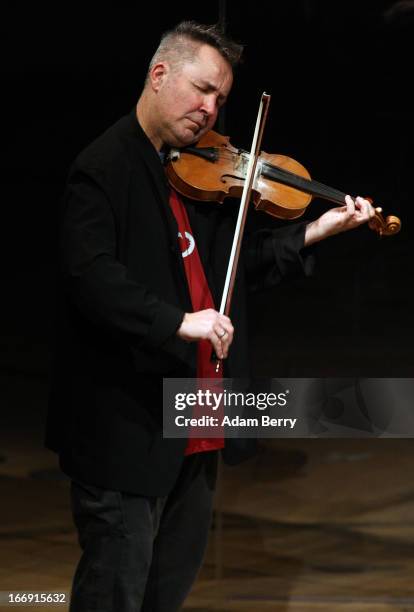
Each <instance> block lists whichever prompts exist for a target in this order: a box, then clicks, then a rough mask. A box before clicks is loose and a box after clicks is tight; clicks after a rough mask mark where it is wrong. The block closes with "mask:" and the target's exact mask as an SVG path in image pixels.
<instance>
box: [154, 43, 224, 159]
mask: <svg viewBox="0 0 414 612" xmlns="http://www.w3.org/2000/svg"><path fill="white" fill-rule="evenodd" d="M195 53H196V56H195V59H194V61H193V62H187V63H185V64H183V65H182V66H180V67H178V68H177V69H176V70H171V68H170V67H169V66H168V64H160V72H159V74H158V76H159V80H158V81H157V82H156V83H155V84H156V87H157V89H156V94H157V98H156V103H157V111H158V113H157V114H158V118H159V119H158V126H157V130H158V135H159V137H160V138H161V140H162V142H163V143H164V144H168V145H170V146H174V147H184V146H187V145H190V144H191V143H193V142H195V141H197V140H199V138H200V137H201V136H202V135H203V134H205V132H207V131H208V130H210V129H211V128H212V127H213V125H214V123H215V121H216V119H217V114H218V111H219V108H220V106H222V105H223V104H224V102H225V101H226V98H227V96H228V94H229V92H230V89H231V86H232V82H233V73H232V69H231V66H230V64H229V63H228V62H227V61H226V60H225V59H224V58H223V57H222V56H221V55H220V53H219V52H218V51H217V50H216V49H214V48H213V47H210V46H209V45H202V46H200V47H199V48H198V49H197V50H196V51H195Z"/></svg>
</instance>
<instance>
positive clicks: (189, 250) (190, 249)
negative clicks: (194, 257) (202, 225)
mask: <svg viewBox="0 0 414 612" xmlns="http://www.w3.org/2000/svg"><path fill="white" fill-rule="evenodd" d="M184 233H185V237H186V238H187V240H188V247H187V248H186V250H185V251H182V252H181V255H182V256H183V257H188V255H191V253H192V252H193V251H194V247H195V240H194V238H193V237H192V235H191V234H190V233H189V232H184ZM178 237H179V238H181V240H182V239H183V235H182V233H181V232H178Z"/></svg>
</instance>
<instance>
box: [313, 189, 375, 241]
mask: <svg viewBox="0 0 414 612" xmlns="http://www.w3.org/2000/svg"><path fill="white" fill-rule="evenodd" d="M345 202H346V206H338V208H331V209H330V210H328V211H327V212H326V213H325V214H323V215H322V216H321V217H319V219H316V221H312V222H311V223H309V225H307V226H306V231H305V246H309V245H311V244H313V243H314V242H318V241H319V240H323V239H324V238H327V237H328V236H333V235H334V234H339V233H340V232H345V231H347V230H350V229H354V228H355V227H358V225H362V224H363V223H366V222H367V221H369V220H370V219H372V218H373V217H374V216H375V208H374V207H373V206H372V205H371V203H370V202H369V201H368V200H365V199H364V198H361V197H360V196H358V197H357V198H356V200H355V202H354V201H353V199H352V198H351V196H349V195H347V196H346V197H345Z"/></svg>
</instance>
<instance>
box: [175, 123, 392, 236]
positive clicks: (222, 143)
mask: <svg viewBox="0 0 414 612" xmlns="http://www.w3.org/2000/svg"><path fill="white" fill-rule="evenodd" d="M249 159H250V154H249V152H247V151H244V150H243V149H237V148H235V147H234V146H232V145H231V144H230V138H229V137H228V136H222V135H220V134H218V133H217V132H214V131H213V130H210V131H209V132H207V133H206V134H204V136H202V138H200V140H199V141H198V142H197V143H196V144H195V145H194V146H189V147H185V148H183V149H172V150H171V151H170V154H169V157H168V163H167V166H166V173H167V176H168V179H169V181H170V183H171V185H172V186H173V187H174V188H175V189H176V190H177V191H178V192H179V193H181V194H182V195H184V196H187V197H189V198H191V199H194V200H201V201H217V202H220V203H222V202H223V200H224V199H225V198H226V197H231V198H240V197H241V195H242V192H243V188H244V184H245V178H246V172H247V167H248V164H249ZM250 197H251V201H252V202H253V204H254V207H255V209H256V210H262V211H264V212H266V213H268V214H269V215H272V216H273V217H277V218H278V219H287V220H289V219H297V218H298V217H300V216H301V215H303V213H304V212H305V210H306V208H307V207H308V206H309V204H310V203H311V201H312V199H313V198H314V197H319V198H323V199H325V200H328V201H330V202H334V203H335V204H339V205H340V206H343V205H344V204H345V194H344V193H342V192H341V191H338V190H337V189H334V188H332V187H328V186H327V185H323V184H322V183H319V182H317V181H314V180H313V179H311V176H310V174H309V172H308V171H307V169H306V168H305V167H304V166H302V164H300V163H299V162H297V161H296V160H294V159H292V158H291V157H287V156H286V155H279V154H269V153H265V152H263V151H262V152H260V154H259V156H258V159H257V171H256V179H255V181H254V183H253V185H252V188H251V196H250ZM370 201H371V202H372V200H370ZM368 225H369V227H370V228H371V229H373V230H374V231H376V232H377V233H378V234H379V235H380V236H392V235H394V234H397V233H398V232H399V231H400V228H401V221H400V219H399V218H398V217H396V216H394V215H389V216H387V217H384V216H383V214H382V209H381V208H376V209H375V217H373V218H372V219H371V220H370V222H369V224H368Z"/></svg>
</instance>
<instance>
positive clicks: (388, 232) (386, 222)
mask: <svg viewBox="0 0 414 612" xmlns="http://www.w3.org/2000/svg"><path fill="white" fill-rule="evenodd" d="M368 199H369V200H370V202H372V200H371V199H370V198H368ZM368 226H369V227H370V229H372V230H374V232H377V234H379V236H380V237H381V236H395V234H398V232H399V231H400V229H401V220H400V219H399V217H396V216H395V215H387V216H386V217H384V215H383V214H382V208H379V207H378V208H376V209H375V217H373V218H372V219H371V221H370V222H369V223H368Z"/></svg>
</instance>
